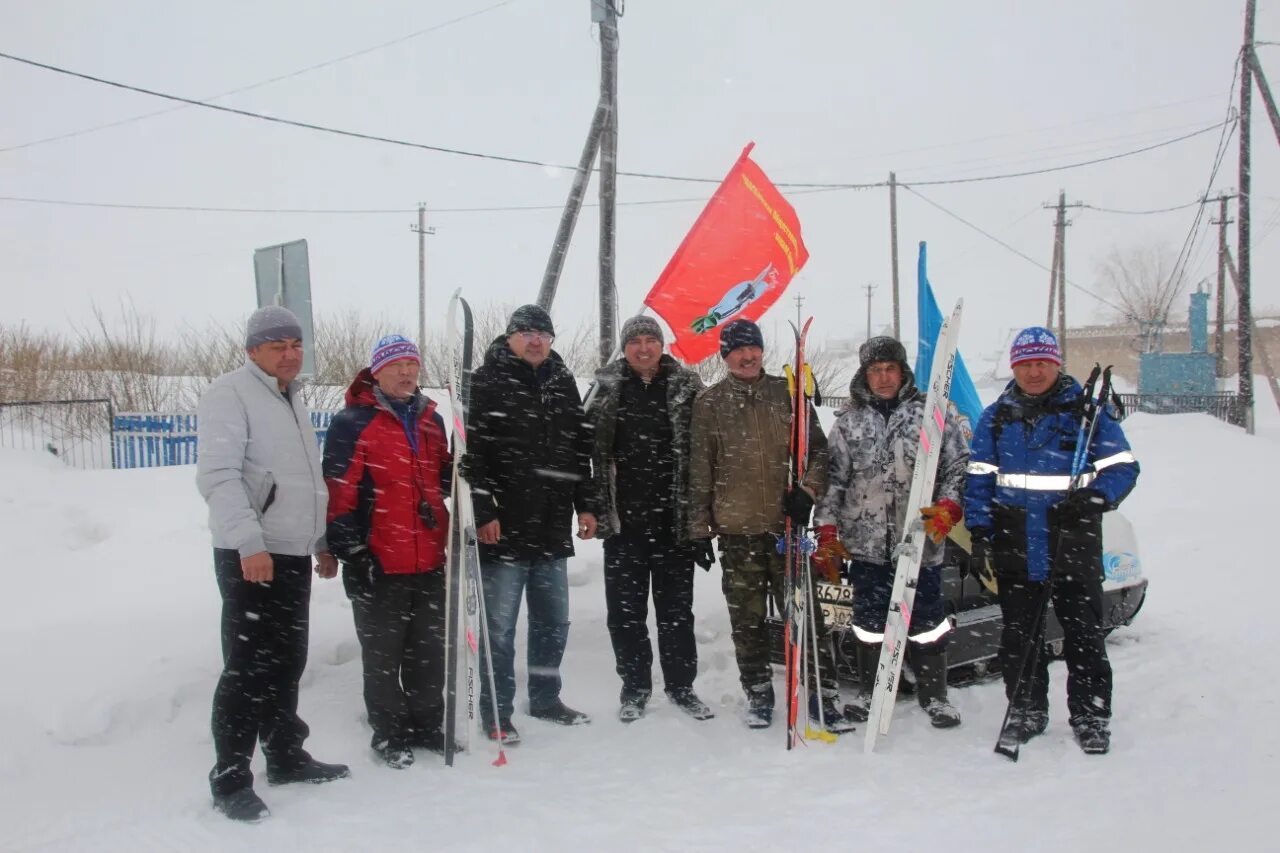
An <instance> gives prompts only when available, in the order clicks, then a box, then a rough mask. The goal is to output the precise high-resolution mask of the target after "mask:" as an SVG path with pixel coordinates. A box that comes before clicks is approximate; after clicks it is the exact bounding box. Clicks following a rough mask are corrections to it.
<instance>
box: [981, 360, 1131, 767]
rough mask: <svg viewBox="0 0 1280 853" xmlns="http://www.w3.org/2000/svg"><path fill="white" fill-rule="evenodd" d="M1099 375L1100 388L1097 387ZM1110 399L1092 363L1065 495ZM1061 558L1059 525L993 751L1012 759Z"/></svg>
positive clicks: (1105, 373) (1106, 380) (1107, 382)
mask: <svg viewBox="0 0 1280 853" xmlns="http://www.w3.org/2000/svg"><path fill="white" fill-rule="evenodd" d="M1099 374H1101V376H1102V385H1101V387H1097V384H1098V376H1099ZM1095 387H1097V392H1098V393H1097V396H1096V397H1095V396H1094V389H1095ZM1113 398H1114V393H1113V391H1112V388H1111V365H1107V368H1106V370H1103V369H1101V367H1100V366H1099V365H1097V364H1095V365H1094V366H1093V370H1091V371H1090V372H1089V378H1088V379H1087V380H1086V381H1085V384H1084V391H1083V393H1082V394H1081V399H1082V401H1083V405H1082V407H1081V411H1080V425H1079V427H1078V428H1077V430H1076V447H1075V451H1074V453H1073V454H1072V457H1071V478H1070V480H1068V482H1067V494H1068V495H1070V494H1071V493H1072V492H1074V491H1075V490H1076V488H1078V486H1079V482H1080V475H1081V474H1082V473H1084V469H1085V467H1086V466H1087V465H1088V464H1089V445H1091V444H1093V435H1094V432H1095V431H1096V429H1097V426H1098V413H1099V412H1100V411H1102V409H1103V408H1104V407H1106V406H1107V405H1109V403H1110V401H1111V400H1112V399H1113ZM1116 404H1117V405H1119V400H1118V398H1116ZM1121 411H1123V409H1121ZM1061 561H1062V528H1061V526H1059V528H1058V537H1057V541H1056V542H1055V543H1054V549H1053V563H1052V564H1050V566H1049V576H1048V577H1047V578H1045V581H1044V588H1043V589H1042V590H1041V591H1040V597H1039V599H1037V601H1036V606H1035V609H1034V610H1033V611H1032V612H1033V614H1034V615H1033V616H1032V620H1031V626H1030V627H1031V630H1030V631H1028V632H1027V635H1026V636H1027V645H1026V648H1025V649H1023V651H1022V659H1021V660H1020V661H1019V663H1018V679H1017V681H1015V682H1014V687H1013V695H1012V696H1011V697H1010V698H1009V704H1008V706H1007V707H1006V708H1005V712H1004V721H1003V722H1002V723H1001V724H1000V735H999V736H998V737H997V738H996V747H995V751H996V752H998V753H999V754H1001V755H1003V756H1005V757H1006V758H1008V759H1010V760H1012V761H1017V760H1018V752H1019V750H1020V748H1021V747H1022V742H1023V738H1024V734H1023V731H1022V728H1021V724H1022V722H1023V721H1025V720H1026V718H1027V714H1028V713H1029V712H1030V710H1031V699H1032V697H1031V685H1032V682H1033V680H1034V679H1033V675H1032V673H1034V672H1035V669H1036V664H1037V663H1038V661H1039V658H1040V655H1041V654H1043V650H1042V649H1041V646H1043V645H1044V632H1045V624H1046V622H1047V621H1048V618H1049V601H1050V600H1051V599H1052V598H1053V582H1054V575H1055V574H1056V573H1057V566H1058V564H1059V563H1060V562H1061Z"/></svg>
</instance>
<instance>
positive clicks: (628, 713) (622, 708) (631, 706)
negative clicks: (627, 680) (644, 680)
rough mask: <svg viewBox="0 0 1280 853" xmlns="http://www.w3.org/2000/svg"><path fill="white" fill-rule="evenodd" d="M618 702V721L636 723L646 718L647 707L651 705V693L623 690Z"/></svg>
mask: <svg viewBox="0 0 1280 853" xmlns="http://www.w3.org/2000/svg"><path fill="white" fill-rule="evenodd" d="M618 701H619V705H618V719H619V720H621V721H622V722H624V723H634V722H635V721H636V720H638V719H640V718H641V717H643V716H644V709H645V706H646V705H648V704H649V691H647V690H623V691H622V695H621V697H619V700H618Z"/></svg>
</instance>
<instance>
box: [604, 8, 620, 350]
mask: <svg viewBox="0 0 1280 853" xmlns="http://www.w3.org/2000/svg"><path fill="white" fill-rule="evenodd" d="M618 5H619V4H618V0H604V20H602V21H601V22H600V103H602V104H604V105H605V106H606V108H607V109H608V112H607V114H606V115H605V121H604V127H603V128H601V132H600V250H599V257H600V364H601V365H604V364H607V363H608V361H609V356H611V355H612V354H613V339H614V337H616V334H617V330H616V328H615V326H616V325H617V322H618V289H617V285H616V279H615V276H614V258H615V256H614V246H615V235H616V232H617V198H618Z"/></svg>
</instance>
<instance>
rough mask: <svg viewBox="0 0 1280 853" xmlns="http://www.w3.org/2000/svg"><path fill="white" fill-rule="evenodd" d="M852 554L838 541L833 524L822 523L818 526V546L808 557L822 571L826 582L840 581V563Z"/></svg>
mask: <svg viewBox="0 0 1280 853" xmlns="http://www.w3.org/2000/svg"><path fill="white" fill-rule="evenodd" d="M852 556H853V555H852V554H850V553H849V550H848V549H847V548H845V547H844V543H843V542H841V541H840V535H839V534H838V533H837V532H836V526H835V525H834V524H824V525H822V526H821V527H819V528H818V547H817V549H816V550H815V551H814V552H813V556H812V557H810V558H809V563H810V564H811V565H812V566H813V567H814V568H816V569H817V570H818V571H819V572H821V573H822V576H823V577H824V578H826V580H827V582H828V583H836V584H838V583H840V569H841V567H842V564H843V562H844V561H845V560H848V559H851V558H852Z"/></svg>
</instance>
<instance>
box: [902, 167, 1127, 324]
mask: <svg viewBox="0 0 1280 853" xmlns="http://www.w3.org/2000/svg"><path fill="white" fill-rule="evenodd" d="M898 186H900V187H902V188H903V189H904V190H906V191H907V192H909V193H911V194H912V195H914V196H916V197H917V198H919V199H920V200H921V201H923V202H924V203H925V204H928V205H930V206H931V207H934V208H937V209H938V210H940V211H941V212H943V213H945V214H946V215H947V216H950V217H951V218H952V219H954V220H956V221H957V222H959V223H960V224H961V225H965V226H967V227H969V228H972V229H973V230H974V231H977V232H978V233H979V234H981V235H982V236H983V237H986V238H987V239H988V240H991V241H992V242H993V243H996V244H998V245H1000V246H1002V247H1003V248H1005V249H1007V250H1009V251H1010V252H1013V253H1014V254H1015V255H1017V256H1018V257H1020V258H1022V259H1023V260H1024V261H1028V262H1029V263H1032V264H1035V265H1036V266H1037V267H1039V268H1040V269H1042V270H1044V271H1045V272H1048V273H1052V272H1053V270H1051V269H1050V268H1049V267H1047V266H1045V265H1044V264H1042V263H1040V262H1039V261H1037V260H1036V259H1035V258H1033V257H1031V256H1030V255H1028V254H1026V253H1025V252H1023V251H1021V250H1020V249H1017V248H1014V247H1013V246H1011V245H1009V244H1008V243H1006V242H1005V241H1003V240H1001V239H1000V238H999V237H997V236H995V235H994V234H992V233H991V232H989V231H986V230H985V229H983V228H982V227H980V226H978V225H974V224H973V223H972V222H970V221H969V220H967V219H965V218H964V217H963V216H961V215H960V214H958V213H956V212H955V211H952V210H948V209H947V208H945V207H943V206H942V205H940V204H938V203H937V202H936V201H934V200H933V199H931V198H929V197H928V196H926V195H924V194H923V193H921V192H920V191H919V190H917V189H915V188H914V187H912V186H909V185H907V184H898ZM1066 281H1067V284H1069V285H1071V286H1072V287H1074V288H1075V289H1076V290H1078V291H1080V292H1081V293H1084V294H1086V295H1088V296H1092V297H1093V298H1094V299H1096V300H1098V301H1099V302H1101V303H1102V304H1103V305H1106V306H1108V307H1109V308H1113V309H1115V310H1116V311H1119V312H1120V313H1121V314H1127V313H1128V312H1127V311H1125V309H1123V308H1121V307H1120V306H1119V305H1116V304H1115V303H1114V302H1112V301H1111V300H1109V299H1106V298H1105V297H1102V296H1099V295H1098V294H1097V293H1094V292H1093V291H1092V290H1090V289H1089V288H1087V287H1084V286H1082V285H1079V284H1076V283H1075V282H1074V281H1072V280H1071V279H1067V280H1066Z"/></svg>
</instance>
